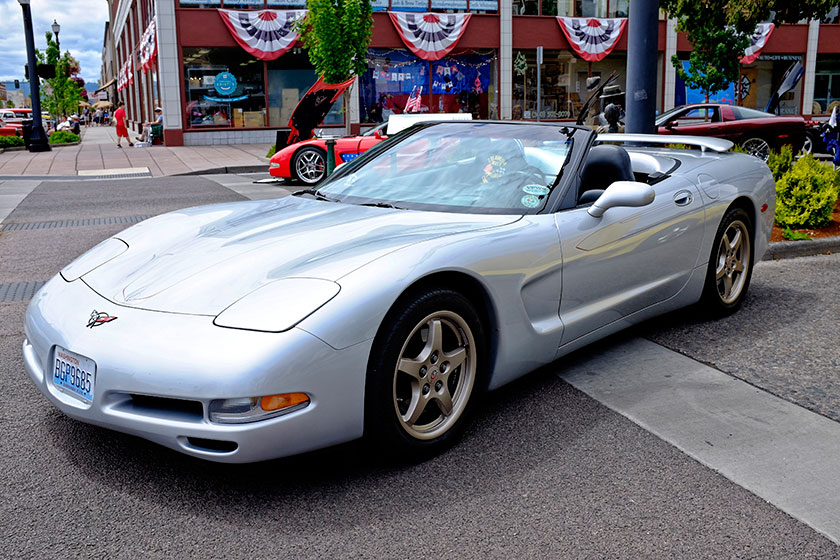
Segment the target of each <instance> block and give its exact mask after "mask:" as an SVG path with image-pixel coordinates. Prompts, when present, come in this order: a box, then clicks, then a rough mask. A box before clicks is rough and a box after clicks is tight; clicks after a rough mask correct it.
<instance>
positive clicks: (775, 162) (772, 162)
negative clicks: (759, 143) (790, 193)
mask: <svg viewBox="0 0 840 560" xmlns="http://www.w3.org/2000/svg"><path fill="white" fill-rule="evenodd" d="M791 165H793V148H791V147H790V146H789V145H785V146H782V149H781V150H779V151H778V152H770V157H769V158H767V167H769V168H770V172H771V173H772V174H773V179H775V180H776V181H777V182H778V181H779V179H781V178H782V177H783V176H784V174H785V173H787V172H788V171H789V170H790V166H791Z"/></svg>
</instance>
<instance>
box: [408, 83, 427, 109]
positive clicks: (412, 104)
mask: <svg viewBox="0 0 840 560" xmlns="http://www.w3.org/2000/svg"><path fill="white" fill-rule="evenodd" d="M421 93H423V86H420V89H419V90H418V89H417V86H414V89H412V90H411V95H410V96H409V97H408V101H407V102H406V103H405V112H406V113H419V112H420V94H421Z"/></svg>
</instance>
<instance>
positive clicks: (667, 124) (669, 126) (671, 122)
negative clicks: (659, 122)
mask: <svg viewBox="0 0 840 560" xmlns="http://www.w3.org/2000/svg"><path fill="white" fill-rule="evenodd" d="M677 122H678V121H668V122H666V123H665V128H668V129H670V128H674V127H675V126H677Z"/></svg>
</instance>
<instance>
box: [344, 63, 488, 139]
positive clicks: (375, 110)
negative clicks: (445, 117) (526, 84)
mask: <svg viewBox="0 0 840 560" xmlns="http://www.w3.org/2000/svg"><path fill="white" fill-rule="evenodd" d="M359 84H360V91H359V96H360V109H361V120H362V122H368V123H372V122H381V121H383V120H387V119H388V117H389V116H390V115H392V114H399V113H402V112H403V111H404V109H405V105H406V103H407V102H408V98H409V96H410V95H411V92H412V91H414V90H417V91H420V103H421V105H420V112H432V113H467V112H469V113H472V114H473V118H478V119H487V118H491V119H495V118H498V99H497V95H496V53H495V51H487V52H471V53H462V54H455V55H452V56H448V57H446V58H444V59H442V60H438V61H435V62H427V61H425V60H421V59H419V58H417V57H416V56H414V55H413V54H412V53H411V52H409V51H407V50H396V49H395V50H378V49H371V50H369V51H368V71H367V72H365V74H364V75H363V76H361V77H360V78H359Z"/></svg>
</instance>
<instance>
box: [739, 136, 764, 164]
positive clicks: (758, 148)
mask: <svg viewBox="0 0 840 560" xmlns="http://www.w3.org/2000/svg"><path fill="white" fill-rule="evenodd" d="M741 147H742V148H743V149H744V150H745V151H746V152H747V153H748V154H750V155H751V156H755V157H757V158H759V159H760V160H762V161H767V159H768V158H769V157H770V144H768V143H767V140H764V139H763V138H747V139H746V140H743V141H742V142H741Z"/></svg>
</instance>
